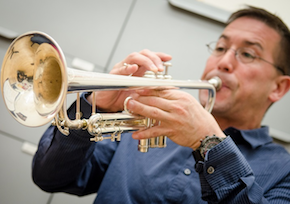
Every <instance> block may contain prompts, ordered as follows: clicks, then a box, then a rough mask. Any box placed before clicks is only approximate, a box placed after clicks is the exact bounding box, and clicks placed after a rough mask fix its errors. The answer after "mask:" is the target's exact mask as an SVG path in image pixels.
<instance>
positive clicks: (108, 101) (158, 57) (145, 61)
mask: <svg viewBox="0 0 290 204" xmlns="http://www.w3.org/2000/svg"><path fill="white" fill-rule="evenodd" d="M169 60H171V56H170V55H168V54H165V53H161V52H152V51H150V50H147V49H146V50H142V51H140V52H134V53H131V54H130V55H128V56H127V57H126V58H125V59H124V60H122V61H121V62H119V63H117V64H116V65H115V66H114V67H113V69H112V70H111V71H110V74H116V75H128V76H129V75H132V76H138V77H142V76H143V75H144V73H145V72H146V71H153V72H160V71H163V62H166V61H169ZM124 63H126V64H127V65H124ZM128 80H130V78H129V77H128ZM131 93H132V91H128V90H114V91H97V92H96V94H95V99H93V95H92V94H91V95H90V96H89V97H88V98H87V99H88V101H89V102H90V103H91V102H92V100H96V106H97V108H98V109H99V110H101V111H104V112H117V111H122V110H123V109H124V105H123V103H124V100H125V99H126V98H127V97H128V96H129V95H130V94H131Z"/></svg>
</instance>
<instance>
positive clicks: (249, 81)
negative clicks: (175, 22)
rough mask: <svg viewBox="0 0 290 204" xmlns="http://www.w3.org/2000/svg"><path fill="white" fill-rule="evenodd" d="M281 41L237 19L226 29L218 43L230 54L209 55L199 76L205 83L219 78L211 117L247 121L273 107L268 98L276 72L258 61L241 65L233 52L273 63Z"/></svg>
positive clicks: (268, 31)
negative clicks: (246, 50)
mask: <svg viewBox="0 0 290 204" xmlns="http://www.w3.org/2000/svg"><path fill="white" fill-rule="evenodd" d="M280 39H281V37H280V36H279V34H278V33H277V32H276V31H275V30H274V29H272V28H270V27H268V26H267V25H265V24H264V23H262V22H260V21H258V20H255V19H251V18H248V17H242V18H239V19H237V20H235V21H233V22H232V23H230V24H229V25H228V26H227V27H226V28H225V30H224V31H223V33H222V35H221V37H220V38H219V40H218V41H219V42H220V43H222V44H223V45H225V46H226V47H227V48H228V49H229V50H228V51H227V52H226V53H225V54H224V55H222V56H214V55H211V56H210V57H209V59H208V61H207V63H206V68H205V70H204V73H203V75H202V79H206V80H208V79H210V78H212V77H213V76H219V77H220V78H221V80H222V82H223V85H222V88H221V89H220V90H219V91H218V92H217V95H216V103H215V106H214V109H213V112H212V113H213V115H215V116H219V117H229V116H231V117H248V118H249V117H254V116H255V114H256V113H259V114H261V111H262V113H263V114H264V112H265V111H266V109H267V108H268V106H269V105H270V104H271V103H272V101H270V100H269V97H268V96H269V94H270V91H271V90H273V86H274V81H275V79H276V77H277V75H278V71H277V70H276V68H275V67H274V66H273V65H271V64H268V63H266V62H264V61H262V60H260V59H255V60H254V61H253V62H251V63H242V62H240V61H239V60H238V59H237V57H236V56H235V51H234V50H237V49H239V48H241V47H246V48H250V49H251V50H253V51H254V53H255V55H256V56H259V57H261V58H263V59H265V60H267V61H269V62H271V63H274V57H273V56H274V54H275V53H276V52H277V51H278V45H279V42H280ZM206 99H207V94H206V92H205V91H201V92H200V100H201V103H203V104H204V102H205V100H206ZM257 111H258V112H257ZM249 119H250V118H249Z"/></svg>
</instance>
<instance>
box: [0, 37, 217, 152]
mask: <svg viewBox="0 0 290 204" xmlns="http://www.w3.org/2000/svg"><path fill="white" fill-rule="evenodd" d="M169 66H170V64H168V63H166V64H165V73H164V74H163V73H157V74H155V73H152V72H151V73H150V72H147V73H146V74H145V77H134V76H131V77H129V76H120V75H112V74H104V73H95V72H85V71H79V70H75V69H71V68H68V67H67V66H66V61H65V57H64V55H63V52H62V50H61V48H60V47H59V46H58V44H57V43H56V42H55V41H54V39H53V38H51V37H50V36H49V35H47V34H45V33H42V32H29V33H25V34H23V35H21V36H19V37H18V38H16V39H15V40H14V41H13V42H12V43H11V45H10V46H9V48H8V50H7V52H6V54H5V57H4V60H3V64H2V70H1V91H2V95H3V99H4V102H5V104H6V107H7V109H8V110H9V112H10V113H11V115H12V117H14V119H15V120H17V121H18V122H20V123H21V124H23V125H25V126H29V127H37V126H41V125H45V124H47V123H49V122H50V121H51V120H52V119H53V118H54V119H55V121H54V122H53V124H55V125H56V126H57V128H58V129H59V131H60V132H62V133H63V134H64V135H69V130H70V129H86V130H87V131H88V132H89V133H90V134H91V135H92V136H93V137H94V138H92V140H93V141H101V140H103V139H111V140H112V141H120V140H121V134H122V133H123V132H131V131H136V130H139V129H141V128H150V127H152V126H153V125H158V124H157V123H158V122H157V121H154V120H152V119H150V118H144V117H142V116H133V115H131V114H128V113H115V114H109V113H105V114H99V113H95V109H96V105H95V101H93V103H92V113H91V116H90V117H89V118H83V119H81V116H80V115H81V112H80V97H79V94H80V93H81V92H92V94H94V91H98V90H121V89H122V90H132V89H144V88H147V89H148V88H149V89H156V88H157V89H170V88H175V89H176V88H179V89H207V90H208V100H207V103H206V104H205V109H206V110H208V111H209V112H210V111H211V110H212V108H213V104H214V101H215V93H216V88H218V87H219V86H220V84H221V81H220V80H219V79H218V78H213V79H211V80H210V81H201V80H197V81H189V80H187V81H182V80H172V79H171V76H169V75H168V70H167V69H168V67H169ZM68 93H77V100H76V103H77V105H76V107H77V110H76V117H75V120H71V119H70V118H69V117H68V116H67V107H66V95H67V94H68ZM93 98H95V97H93ZM20 99H21V102H20ZM24 99H25V100H24ZM108 134H109V135H111V136H109V137H104V136H103V135H108ZM165 146H166V136H160V137H158V138H156V139H149V140H140V142H139V145H138V149H139V151H142V152H147V151H148V148H149V147H165Z"/></svg>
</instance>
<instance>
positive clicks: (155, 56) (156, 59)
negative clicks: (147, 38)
mask: <svg viewBox="0 0 290 204" xmlns="http://www.w3.org/2000/svg"><path fill="white" fill-rule="evenodd" d="M140 54H142V55H144V56H146V57H147V58H149V59H150V60H151V61H152V63H153V64H154V66H155V67H157V69H158V70H157V71H163V69H164V68H163V62H164V61H168V60H170V59H171V56H170V55H167V54H165V53H161V52H152V51H150V50H148V49H145V50H142V51H140Z"/></svg>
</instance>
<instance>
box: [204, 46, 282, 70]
mask: <svg viewBox="0 0 290 204" xmlns="http://www.w3.org/2000/svg"><path fill="white" fill-rule="evenodd" d="M213 44H217V42H216V41H213V42H210V43H208V44H206V46H207V48H208V51H209V53H210V54H212V55H214V56H217V57H219V56H222V55H224V54H226V52H227V51H228V50H233V51H234V52H235V57H236V59H238V60H239V61H240V62H242V63H245V64H247V63H251V62H253V61H254V60H255V59H260V60H262V61H264V62H267V63H268V64H270V65H272V66H273V67H275V68H276V69H277V70H279V71H280V72H281V73H282V74H283V75H286V72H285V71H284V69H283V68H281V67H279V66H277V65H275V64H273V63H272V62H269V61H267V60H265V59H263V58H262V57H259V56H253V55H252V54H251V56H252V61H250V62H243V61H241V59H240V58H239V57H237V55H240V53H239V52H238V50H240V49H243V48H244V47H240V48H238V49H237V50H235V49H232V48H224V49H225V50H224V51H222V53H221V54H217V53H216V54H214V53H215V51H216V50H215V48H212V47H211V45H213Z"/></svg>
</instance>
